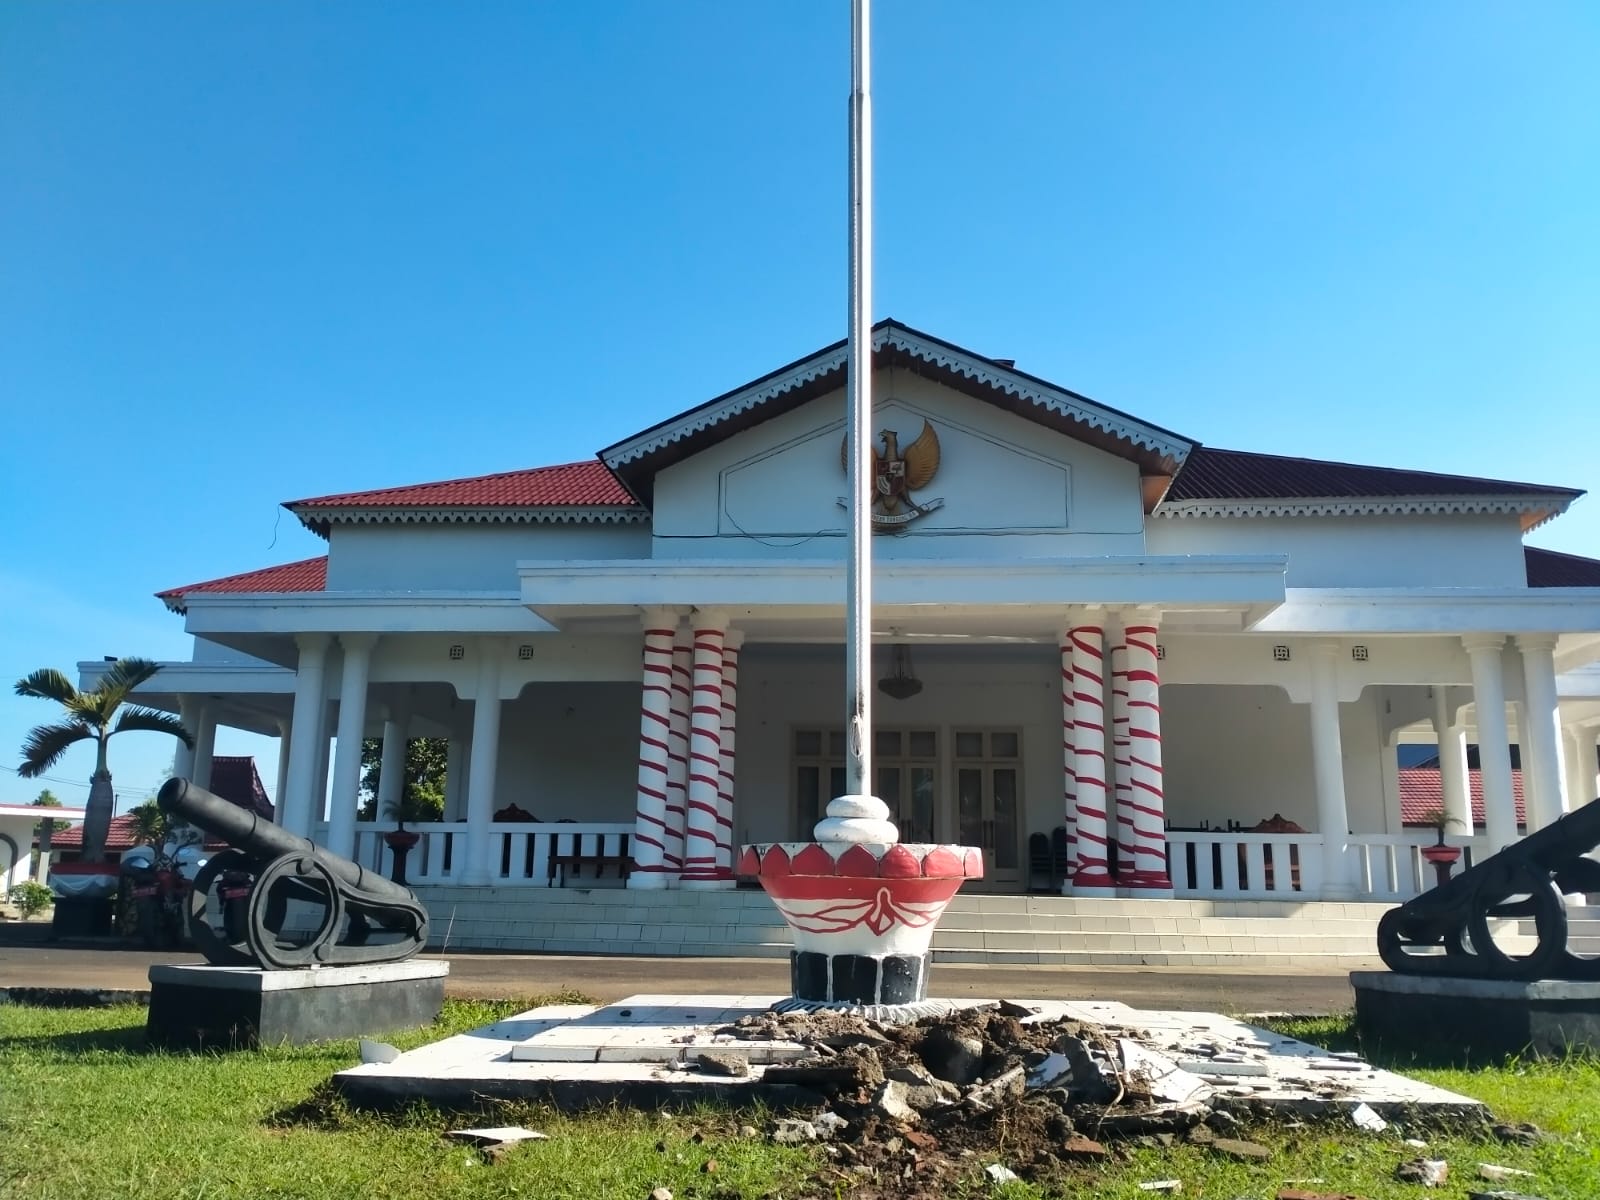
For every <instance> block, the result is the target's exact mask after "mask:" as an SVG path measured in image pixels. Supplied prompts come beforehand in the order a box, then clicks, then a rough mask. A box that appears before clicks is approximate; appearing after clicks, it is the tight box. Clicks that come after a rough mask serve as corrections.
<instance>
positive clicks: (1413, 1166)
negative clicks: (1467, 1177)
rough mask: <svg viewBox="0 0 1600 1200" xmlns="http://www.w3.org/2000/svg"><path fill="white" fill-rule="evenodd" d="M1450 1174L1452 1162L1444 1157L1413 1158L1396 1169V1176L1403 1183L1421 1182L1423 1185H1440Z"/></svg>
mask: <svg viewBox="0 0 1600 1200" xmlns="http://www.w3.org/2000/svg"><path fill="white" fill-rule="evenodd" d="M1449 1176H1450V1164H1449V1163H1447V1162H1445V1161H1444V1159H1442V1158H1413V1159H1410V1160H1409V1161H1407V1162H1403V1163H1401V1164H1400V1165H1399V1166H1397V1167H1396V1168H1395V1169H1394V1177H1395V1178H1396V1179H1398V1180H1399V1181H1400V1182H1401V1183H1420V1184H1421V1185H1422V1186H1423V1187H1438V1186H1439V1185H1440V1184H1441V1183H1443V1182H1444V1181H1445V1180H1446V1179H1448V1178H1449Z"/></svg>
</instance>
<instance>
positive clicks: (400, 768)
mask: <svg viewBox="0 0 1600 1200" xmlns="http://www.w3.org/2000/svg"><path fill="white" fill-rule="evenodd" d="M410 727H411V719H410V716H409V715H408V714H406V713H403V712H401V711H399V710H398V709H395V710H391V711H390V713H389V716H388V718H387V719H386V720H385V721H384V723H383V754H382V756H381V757H380V758H379V759H378V795H377V797H376V800H377V803H376V804H375V805H374V810H375V811H374V814H373V815H374V816H376V817H377V819H378V820H380V821H392V820H394V818H393V817H392V816H390V815H389V814H390V813H391V812H392V811H394V810H395V809H396V808H398V807H399V804H400V798H401V797H402V796H403V795H405V784H406V742H407V740H408V738H407V736H406V735H407V733H408V732H409V730H410Z"/></svg>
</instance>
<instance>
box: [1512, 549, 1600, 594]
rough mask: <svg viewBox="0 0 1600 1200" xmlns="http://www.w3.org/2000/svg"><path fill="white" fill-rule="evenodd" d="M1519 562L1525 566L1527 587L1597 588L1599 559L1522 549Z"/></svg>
mask: <svg viewBox="0 0 1600 1200" xmlns="http://www.w3.org/2000/svg"><path fill="white" fill-rule="evenodd" d="M1522 561H1523V563H1524V564H1526V567H1527V571H1528V586H1529V587H1531V588H1547V587H1582V588H1600V559H1595V558H1583V557H1582V556H1580V555H1577V554H1562V553H1561V552H1560V551H1557V550H1540V549H1538V548H1537V547H1535V546H1524V547H1523V548H1522Z"/></svg>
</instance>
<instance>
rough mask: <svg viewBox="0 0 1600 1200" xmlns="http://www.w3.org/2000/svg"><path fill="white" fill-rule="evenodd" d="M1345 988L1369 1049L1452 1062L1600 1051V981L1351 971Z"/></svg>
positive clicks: (1357, 1023)
mask: <svg viewBox="0 0 1600 1200" xmlns="http://www.w3.org/2000/svg"><path fill="white" fill-rule="evenodd" d="M1350 986H1351V987H1353V988H1354V989H1355V993H1356V1026H1357V1028H1358V1029H1359V1030H1360V1031H1361V1038H1362V1041H1363V1043H1364V1045H1365V1047H1366V1049H1367V1050H1368V1051H1371V1050H1373V1049H1375V1048H1376V1047H1377V1046H1379V1045H1381V1046H1383V1047H1385V1048H1387V1049H1389V1050H1403V1051H1410V1050H1416V1051H1417V1052H1419V1053H1421V1054H1424V1055H1429V1056H1435V1057H1442V1058H1447V1059H1451V1060H1454V1061H1460V1060H1461V1059H1463V1058H1465V1057H1468V1056H1471V1057H1473V1058H1476V1059H1481V1058H1484V1057H1487V1056H1500V1055H1507V1054H1523V1053H1527V1054H1532V1055H1535V1056H1537V1057H1560V1056H1562V1055H1565V1054H1567V1053H1568V1052H1569V1051H1572V1050H1580V1051H1589V1052H1591V1053H1593V1052H1595V1051H1600V983H1570V982H1567V981H1565V980H1559V979H1541V980H1534V981H1533V982H1529V983H1517V982H1510V981H1504V980H1495V979H1453V978H1448V977H1444V976H1433V975H1397V974H1395V973H1393V972H1390V971H1352V972H1351V973H1350Z"/></svg>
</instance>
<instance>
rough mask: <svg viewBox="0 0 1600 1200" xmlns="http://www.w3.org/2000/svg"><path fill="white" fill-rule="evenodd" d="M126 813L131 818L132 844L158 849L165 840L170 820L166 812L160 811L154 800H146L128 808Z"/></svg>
mask: <svg viewBox="0 0 1600 1200" xmlns="http://www.w3.org/2000/svg"><path fill="white" fill-rule="evenodd" d="M128 815H129V816H130V817H132V818H133V844H134V845H136V846H155V847H157V848H158V849H159V848H160V846H161V845H162V843H164V842H165V841H166V840H167V832H168V827H169V825H170V824H171V822H170V821H169V820H168V818H167V814H166V813H164V812H162V811H161V806H160V805H158V804H157V803H156V802H155V801H154V800H146V801H145V802H144V803H143V804H136V805H134V806H133V807H132V808H130V809H129V810H128Z"/></svg>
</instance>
